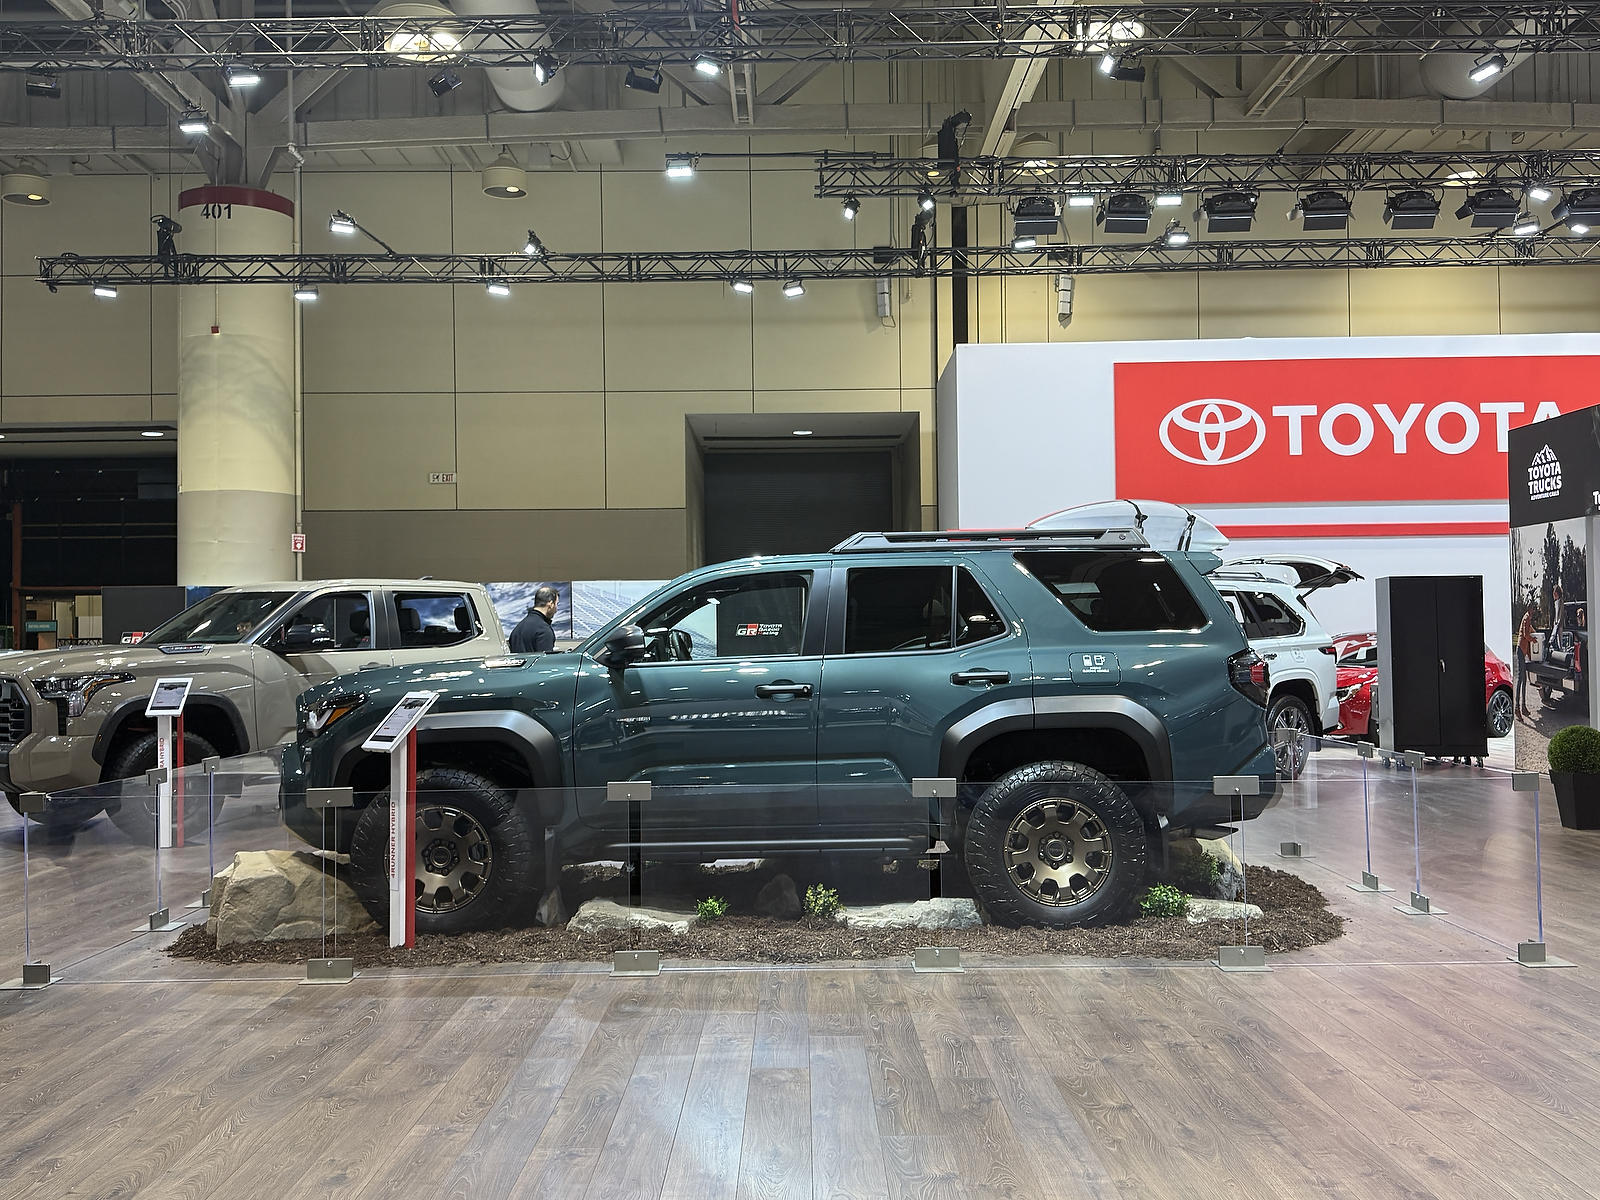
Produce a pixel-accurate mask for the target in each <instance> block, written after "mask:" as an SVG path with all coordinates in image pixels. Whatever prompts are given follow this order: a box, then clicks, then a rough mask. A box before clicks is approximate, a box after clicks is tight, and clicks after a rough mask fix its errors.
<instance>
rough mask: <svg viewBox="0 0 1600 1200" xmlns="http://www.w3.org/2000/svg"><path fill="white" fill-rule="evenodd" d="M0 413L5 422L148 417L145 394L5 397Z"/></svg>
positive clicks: (117, 420)
mask: <svg viewBox="0 0 1600 1200" xmlns="http://www.w3.org/2000/svg"><path fill="white" fill-rule="evenodd" d="M0 415H3V416H4V419H5V423H6V424H7V425H66V424H72V423H81V424H100V423H102V422H105V423H113V422H114V423H121V422H135V421H138V422H144V421H149V420H151V418H152V413H151V411H150V397H149V396H148V395H145V396H7V397H6V398H5V402H4V405H3V407H0ZM173 415H174V416H176V415H177V414H176V412H174V414H173Z"/></svg>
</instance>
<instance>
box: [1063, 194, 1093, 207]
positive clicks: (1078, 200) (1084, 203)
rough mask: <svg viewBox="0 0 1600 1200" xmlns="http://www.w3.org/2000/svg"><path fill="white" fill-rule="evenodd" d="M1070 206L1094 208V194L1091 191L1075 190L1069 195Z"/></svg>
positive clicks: (1068, 202) (1068, 204)
mask: <svg viewBox="0 0 1600 1200" xmlns="http://www.w3.org/2000/svg"><path fill="white" fill-rule="evenodd" d="M1067 207H1068V208H1093V207H1094V196H1093V195H1092V194H1091V193H1089V192H1074V193H1073V194H1072V195H1070V196H1068V197H1067Z"/></svg>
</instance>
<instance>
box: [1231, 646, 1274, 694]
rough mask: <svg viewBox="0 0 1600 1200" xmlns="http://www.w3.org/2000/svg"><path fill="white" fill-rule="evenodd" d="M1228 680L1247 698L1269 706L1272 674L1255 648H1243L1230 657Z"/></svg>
mask: <svg viewBox="0 0 1600 1200" xmlns="http://www.w3.org/2000/svg"><path fill="white" fill-rule="evenodd" d="M1228 682H1229V683H1231V684H1233V686H1234V690H1236V691H1237V692H1238V693H1239V694H1240V695H1241V696H1243V697H1245V699H1247V700H1249V701H1251V702H1252V703H1255V704H1258V705H1260V706H1261V707H1262V708H1265V707H1266V706H1267V698H1268V697H1269V696H1271V694H1272V676H1271V674H1270V672H1268V670H1267V664H1266V661H1265V660H1264V659H1262V657H1261V656H1260V655H1259V654H1257V653H1256V652H1255V651H1254V650H1241V651H1239V653H1237V654H1235V655H1233V656H1232V657H1231V658H1229V659H1228Z"/></svg>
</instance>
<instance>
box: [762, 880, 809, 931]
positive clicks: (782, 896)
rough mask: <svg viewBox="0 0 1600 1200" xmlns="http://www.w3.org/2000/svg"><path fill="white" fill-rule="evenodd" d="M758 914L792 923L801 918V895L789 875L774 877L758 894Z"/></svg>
mask: <svg viewBox="0 0 1600 1200" xmlns="http://www.w3.org/2000/svg"><path fill="white" fill-rule="evenodd" d="M756 912H757V914H759V915H760V916H763V917H778V918H780V919H781V920H785V921H792V920H795V919H796V918H798V917H799V916H800V893H799V892H798V891H796V890H795V886H794V880H793V879H790V878H789V876H787V875H774V876H773V877H772V878H771V879H769V880H767V882H766V885H765V886H764V887H763V888H762V889H761V890H760V891H759V892H757V893H756Z"/></svg>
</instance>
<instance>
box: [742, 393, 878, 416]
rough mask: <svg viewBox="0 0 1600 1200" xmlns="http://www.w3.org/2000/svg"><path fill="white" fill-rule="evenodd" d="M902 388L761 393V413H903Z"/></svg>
mask: <svg viewBox="0 0 1600 1200" xmlns="http://www.w3.org/2000/svg"><path fill="white" fill-rule="evenodd" d="M900 395H901V393H900V389H899V388H857V389H854V390H846V389H842V388H841V389H838V390H835V391H829V392H805V391H794V392H757V393H756V395H755V411H756V412H758V413H840V412H899V411H900V407H901V405H900Z"/></svg>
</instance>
